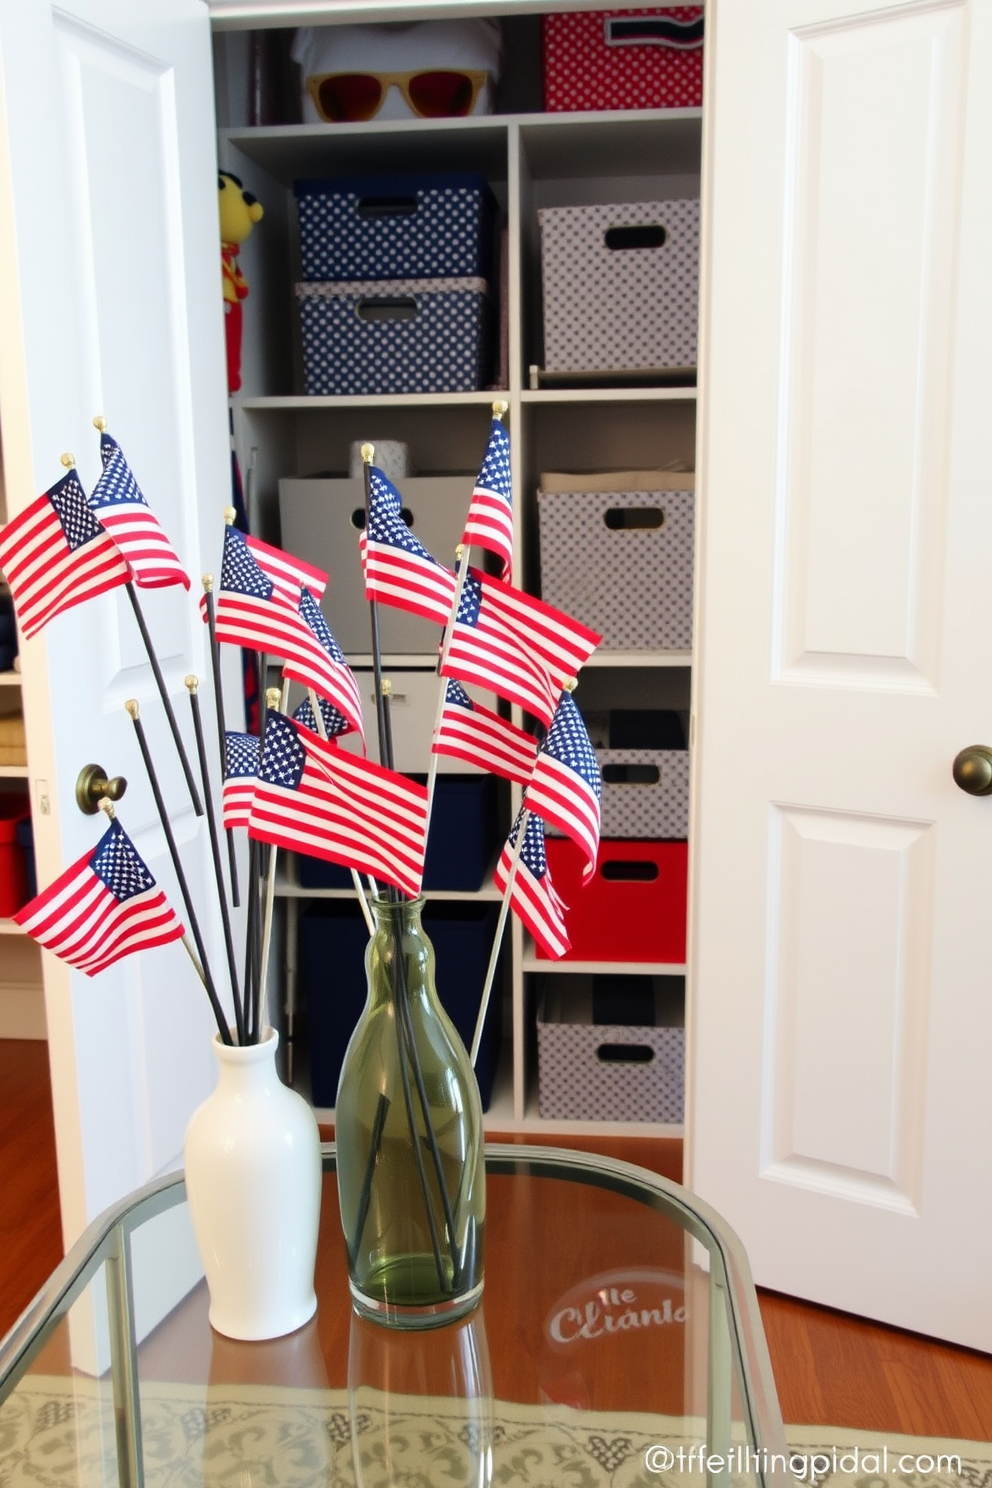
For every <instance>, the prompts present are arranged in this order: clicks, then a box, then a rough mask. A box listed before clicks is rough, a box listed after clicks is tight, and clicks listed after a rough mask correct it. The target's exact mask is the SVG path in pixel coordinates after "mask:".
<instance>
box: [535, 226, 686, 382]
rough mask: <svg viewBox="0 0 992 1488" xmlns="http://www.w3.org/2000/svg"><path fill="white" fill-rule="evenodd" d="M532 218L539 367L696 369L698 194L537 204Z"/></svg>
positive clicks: (552, 369) (560, 369)
mask: <svg viewBox="0 0 992 1488" xmlns="http://www.w3.org/2000/svg"><path fill="white" fill-rule="evenodd" d="M538 219H539V221H540V226H541V271H542V282H543V286H544V366H545V369H546V370H547V371H548V372H597V371H604V372H622V371H646V370H652V369H657V370H659V371H662V370H665V371H671V370H672V369H674V368H692V367H695V365H696V321H697V316H698V306H699V201H698V199H696V200H692V199H686V200H684V201H658V202H629V203H628V202H620V203H615V204H610V205H605V206H604V205H601V206H590V207H545V208H543V209H542V210H541V211H539V212H538Z"/></svg>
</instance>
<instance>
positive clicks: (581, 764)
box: [524, 692, 603, 883]
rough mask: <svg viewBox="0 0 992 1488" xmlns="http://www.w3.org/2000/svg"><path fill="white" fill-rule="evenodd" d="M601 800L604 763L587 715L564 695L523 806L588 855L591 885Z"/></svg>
mask: <svg viewBox="0 0 992 1488" xmlns="http://www.w3.org/2000/svg"><path fill="white" fill-rule="evenodd" d="M602 796H603V778H602V773H601V771H600V768H599V760H598V759H597V758H596V751H595V750H594V749H593V747H592V741H591V740H590V738H589V735H588V733H587V731H586V726H585V723H584V722H583V718H582V714H581V713H580V712H579V710H578V708H577V707H576V705H575V699H574V698H573V697H572V696H571V694H570V693H567V692H565V693H562V697H561V701H560V703H559V704H558V708H557V710H556V712H555V716H554V719H553V721H552V724H551V727H550V729H549V730H548V736H547V738H546V739H545V741H544V743H543V744H542V745H541V748H540V750H539V751H538V755H537V764H536V765H535V766H534V773H533V775H532V777H531V780H530V783H529V784H528V786H527V791H526V793H525V795H524V805H525V806H527V807H528V808H529V809H530V810H531V811H535V812H537V814H538V816H540V817H543V819H544V820H545V821H546V822H549V823H550V824H551V826H553V827H558V828H559V830H560V831H562V832H564V833H565V835H566V837H571V839H572V841H573V842H574V843H575V844H576V846H577V847H579V848H581V850H582V851H583V852H584V853H585V855H586V864H585V868H584V870H583V874H582V877H583V881H584V882H586V883H588V881H589V879H590V878H592V875H593V874H594V873H595V871H596V854H597V853H598V852H599V818H600V802H601V800H602Z"/></svg>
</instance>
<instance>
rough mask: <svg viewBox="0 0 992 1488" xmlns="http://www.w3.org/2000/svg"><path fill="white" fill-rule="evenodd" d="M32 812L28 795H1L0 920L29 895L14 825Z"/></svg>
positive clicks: (25, 865)
mask: <svg viewBox="0 0 992 1488" xmlns="http://www.w3.org/2000/svg"><path fill="white" fill-rule="evenodd" d="M30 815H31V806H30V803H29V801H28V798H27V796H20V795H18V796H14V795H10V796H0V919H3V920H8V919H9V918H10V916H11V915H13V914H16V913H17V911H18V910H19V909H21V908H23V906H24V905H25V904H27V902H28V899H29V898H30V897H31V895H30V892H29V890H28V859H27V854H26V852H25V851H24V848H23V847H22V846H21V844H20V843H19V842H18V840H17V828H18V827H19V826H20V824H21V822H22V821H26V820H27V818H28V817H29V816H30Z"/></svg>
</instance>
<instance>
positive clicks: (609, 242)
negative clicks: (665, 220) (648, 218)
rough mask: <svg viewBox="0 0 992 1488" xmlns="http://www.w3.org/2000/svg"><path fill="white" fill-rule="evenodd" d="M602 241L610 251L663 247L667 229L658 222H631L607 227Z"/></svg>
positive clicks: (619, 251) (623, 251) (622, 251)
mask: <svg viewBox="0 0 992 1488" xmlns="http://www.w3.org/2000/svg"><path fill="white" fill-rule="evenodd" d="M603 241H604V243H605V244H606V246H607V248H608V249H609V250H610V252H611V253H625V252H629V251H630V250H631V249H640V248H663V247H664V246H665V244H666V243H667V242H668V230H667V228H665V227H664V226H663V225H662V224H661V223H660V222H631V223H629V224H626V225H624V226H620V227H608V228H607V229H606V232H605V233H604V235H603Z"/></svg>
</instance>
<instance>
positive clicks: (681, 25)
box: [544, 5, 703, 113]
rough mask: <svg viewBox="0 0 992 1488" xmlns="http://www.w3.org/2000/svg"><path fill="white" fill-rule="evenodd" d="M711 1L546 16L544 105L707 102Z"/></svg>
mask: <svg viewBox="0 0 992 1488" xmlns="http://www.w3.org/2000/svg"><path fill="white" fill-rule="evenodd" d="M702 101H703V7H702V6H701V5H675V6H669V7H666V8H665V9H662V10H587V11H576V12H573V13H571V14H567V15H546V16H545V17H544V107H545V109H546V110H547V111H548V112H549V113H557V112H562V111H570V110H579V109H641V108H699V107H700V106H701V105H702Z"/></svg>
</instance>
